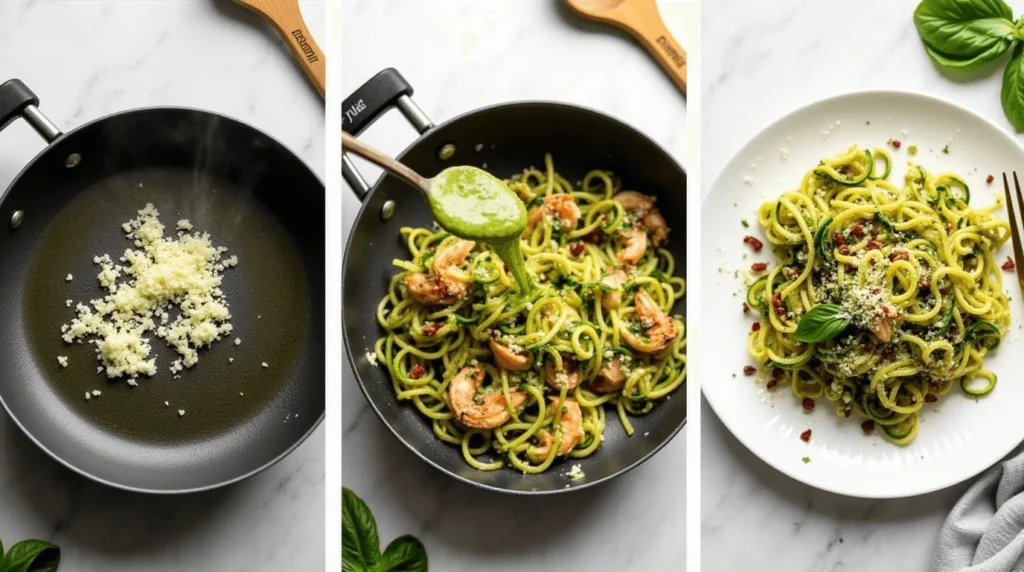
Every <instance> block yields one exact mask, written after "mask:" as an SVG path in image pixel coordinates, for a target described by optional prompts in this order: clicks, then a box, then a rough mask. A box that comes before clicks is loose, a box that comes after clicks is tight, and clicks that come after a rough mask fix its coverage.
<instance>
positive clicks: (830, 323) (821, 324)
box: [794, 304, 850, 343]
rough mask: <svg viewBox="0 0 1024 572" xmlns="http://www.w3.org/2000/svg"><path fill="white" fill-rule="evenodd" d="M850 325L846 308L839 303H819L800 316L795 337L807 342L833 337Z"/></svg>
mask: <svg viewBox="0 0 1024 572" xmlns="http://www.w3.org/2000/svg"><path fill="white" fill-rule="evenodd" d="M849 325H850V320H849V315H848V314H847V313H846V309H845V308H843V307H842V306H840V305H838V304H819V305H817V306H815V307H813V308H811V310H810V311H809V312H807V313H806V314H804V317H803V318H800V323H799V324H797V326H796V333H795V334H794V337H796V339H797V340H800V341H801V342H805V343H815V342H823V341H825V340H829V339H832V338H834V337H836V336H838V335H839V334H841V333H843V330H845V329H846V327H847V326H849Z"/></svg>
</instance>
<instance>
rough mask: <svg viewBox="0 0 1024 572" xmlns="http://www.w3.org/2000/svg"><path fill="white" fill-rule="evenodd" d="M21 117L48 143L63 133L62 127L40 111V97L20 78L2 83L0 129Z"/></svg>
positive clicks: (0, 87) (0, 92)
mask: <svg viewBox="0 0 1024 572" xmlns="http://www.w3.org/2000/svg"><path fill="white" fill-rule="evenodd" d="M19 117H24V118H25V121H27V122H28V123H29V125H31V126H32V127H33V128H34V129H35V130H36V133H39V135H40V137H42V138H43V139H46V142H47V143H53V141H54V140H55V139H57V138H58V137H60V136H61V135H62V133H61V131H60V129H58V128H57V126H56V125H54V124H53V122H51V121H50V120H49V119H47V118H46V116H45V115H43V113H42V112H41V111H39V98H38V97H36V94H34V93H32V90H31V89H29V88H28V86H27V85H25V84H24V83H23V82H22V81H21V80H20V79H12V80H8V81H5V82H4V83H0V131H3V130H4V129H5V128H6V127H7V126H8V125H10V124H11V123H12V122H13V121H14V120H15V119H17V118H19Z"/></svg>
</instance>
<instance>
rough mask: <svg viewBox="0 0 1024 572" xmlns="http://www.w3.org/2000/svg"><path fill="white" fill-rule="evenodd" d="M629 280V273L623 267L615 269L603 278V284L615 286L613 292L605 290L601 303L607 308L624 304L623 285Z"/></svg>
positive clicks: (614, 307)
mask: <svg viewBox="0 0 1024 572" xmlns="http://www.w3.org/2000/svg"><path fill="white" fill-rule="evenodd" d="M627 280H629V275H628V274H626V273H625V272H624V271H622V270H621V269H618V268H616V269H614V270H612V271H611V273H610V274H608V276H605V277H604V278H602V279H601V284H604V285H605V286H608V287H609V288H614V290H613V291H611V292H607V291H606V292H605V293H604V295H602V296H601V305H602V306H604V308H605V309H607V310H614V309H616V308H618V307H619V306H621V305H622V285H623V284H625V283H626V281H627Z"/></svg>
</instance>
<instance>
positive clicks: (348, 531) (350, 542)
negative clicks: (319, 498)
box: [341, 487, 380, 572]
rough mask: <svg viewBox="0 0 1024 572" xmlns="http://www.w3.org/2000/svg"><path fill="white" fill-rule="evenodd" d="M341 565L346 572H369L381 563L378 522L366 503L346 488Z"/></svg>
mask: <svg viewBox="0 0 1024 572" xmlns="http://www.w3.org/2000/svg"><path fill="white" fill-rule="evenodd" d="M341 496H342V499H341V506H342V513H341V561H342V570H344V571H345V572H361V571H362V570H370V569H371V567H372V566H373V564H374V563H375V562H377V560H378V559H380V537H379V536H377V521H376V520H374V518H373V513H372V512H370V508H369V507H367V506H366V503H364V502H363V499H361V498H359V497H358V496H356V494H355V493H354V492H352V491H351V490H350V489H348V488H347V487H342V490H341Z"/></svg>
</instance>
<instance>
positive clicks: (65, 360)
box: [57, 356, 68, 367]
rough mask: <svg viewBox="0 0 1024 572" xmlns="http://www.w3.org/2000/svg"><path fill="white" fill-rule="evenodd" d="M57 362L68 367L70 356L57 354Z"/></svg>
mask: <svg viewBox="0 0 1024 572" xmlns="http://www.w3.org/2000/svg"><path fill="white" fill-rule="evenodd" d="M57 363H59V364H60V366H61V367H67V366H68V356H57Z"/></svg>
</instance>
